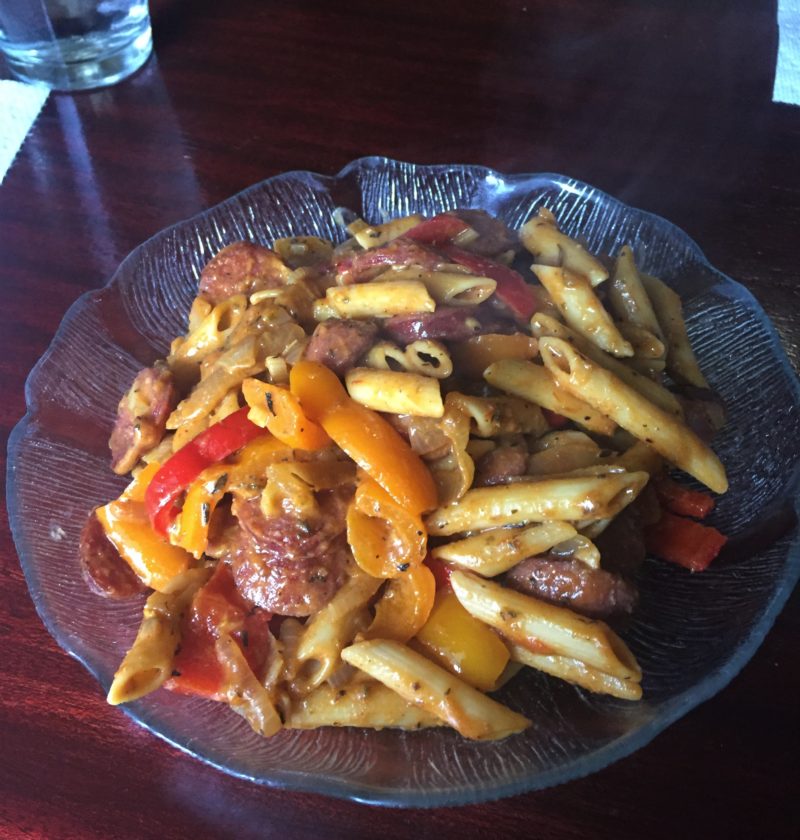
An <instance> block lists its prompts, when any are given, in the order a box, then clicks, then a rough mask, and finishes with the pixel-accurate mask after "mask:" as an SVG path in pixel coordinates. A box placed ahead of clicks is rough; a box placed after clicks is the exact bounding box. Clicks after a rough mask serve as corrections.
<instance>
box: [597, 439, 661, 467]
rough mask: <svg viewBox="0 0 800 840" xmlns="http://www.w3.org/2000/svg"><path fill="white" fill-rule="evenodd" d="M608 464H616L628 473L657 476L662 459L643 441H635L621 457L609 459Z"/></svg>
mask: <svg viewBox="0 0 800 840" xmlns="http://www.w3.org/2000/svg"><path fill="white" fill-rule="evenodd" d="M609 462H610V463H613V464H618V465H619V466H620V467H622V468H623V469H626V470H628V472H646V473H649V474H650V475H657V474H658V473H660V472H661V471H662V470H663V468H664V459H663V458H662V457H661V456H660V455H659V454H658V452H656V451H655V449H653V447H652V446H650V445H649V444H647V443H645V442H644V441H641V440H637V441H636V443H634V444H633V446H631V447H630V448H629V449H626V450H625V451H624V452H623V453H622V454H621V455H617V456H616V457H614V458H610V459H609Z"/></svg>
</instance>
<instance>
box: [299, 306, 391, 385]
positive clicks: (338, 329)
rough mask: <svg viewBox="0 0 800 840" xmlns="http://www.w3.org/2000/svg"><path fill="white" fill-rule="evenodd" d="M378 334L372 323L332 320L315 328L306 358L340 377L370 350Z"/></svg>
mask: <svg viewBox="0 0 800 840" xmlns="http://www.w3.org/2000/svg"><path fill="white" fill-rule="evenodd" d="M377 333H378V327H377V326H376V325H375V324H374V323H373V322H372V321H351V320H346V319H345V320H341V321H340V320H339V319H337V318H331V319H330V320H328V321H323V322H322V323H321V324H318V325H317V327H316V329H315V330H314V334H313V335H312V336H311V340H310V341H309V342H308V345H307V346H306V350H305V357H306V359H309V360H310V361H312V362H319V363H320V364H323V365H326V366H327V367H329V368H330V369H331V370H333V371H335V372H336V373H338V374H339V376H342V375H343V374H345V373H346V372H347V371H348V370H350V368H351V367H354V366H355V364H356V363H357V362H358V360H359V359H360V358H361V357H362V356H363V355H364V353H366V352H367V350H369V348H370V347H371V346H372V342H373V341H374V340H375V336H376V335H377Z"/></svg>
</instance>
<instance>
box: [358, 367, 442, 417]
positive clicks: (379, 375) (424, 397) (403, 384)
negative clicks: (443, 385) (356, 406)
mask: <svg viewBox="0 0 800 840" xmlns="http://www.w3.org/2000/svg"><path fill="white" fill-rule="evenodd" d="M345 383H346V385H347V392H348V393H349V394H350V396H351V397H352V398H353V399H354V400H355V401H356V402H358V403H361V405H365V406H366V407H367V408H372V409H374V410H375V411H386V412H388V413H390V414H413V415H415V416H417V417H441V416H442V415H443V414H444V403H443V402H442V393H441V390H440V386H439V380H438V379H433V378H432V377H430V376H420V375H419V374H418V373H399V372H396V371H393V370H374V369H372V368H353V369H352V370H349V371H348V372H347V375H346V376H345Z"/></svg>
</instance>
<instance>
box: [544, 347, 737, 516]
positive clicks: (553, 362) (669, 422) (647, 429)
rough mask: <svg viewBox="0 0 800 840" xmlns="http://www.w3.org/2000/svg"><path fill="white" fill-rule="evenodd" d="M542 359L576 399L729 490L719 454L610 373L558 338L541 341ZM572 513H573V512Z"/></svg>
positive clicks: (711, 483) (696, 475) (697, 475)
mask: <svg viewBox="0 0 800 840" xmlns="http://www.w3.org/2000/svg"><path fill="white" fill-rule="evenodd" d="M540 349H541V353H542V358H543V359H544V363H545V365H546V366H547V368H548V370H550V371H551V372H552V373H553V376H554V377H555V378H556V381H557V382H558V383H559V384H560V385H561V386H562V387H563V388H564V389H565V390H568V391H570V392H571V393H572V394H574V395H575V396H577V397H579V398H580V399H583V400H585V401H586V402H588V403H589V404H590V405H592V406H594V407H595V408H596V409H597V410H598V411H603V412H606V413H607V414H608V415H609V416H610V417H613V419H614V420H615V421H616V422H617V423H618V424H619V425H620V426H621V427H622V428H623V429H626V430H627V431H629V432H630V433H631V434H632V435H634V436H635V437H637V438H639V440H643V441H644V442H645V443H647V444H649V445H650V446H652V447H653V449H655V450H656V451H657V452H658V453H659V454H661V455H663V456H664V458H666V459H667V460H668V461H670V462H671V463H672V464H674V465H675V466H676V467H679V468H680V469H682V470H684V471H685V472H688V473H689V475H691V476H694V478H696V479H697V480H698V481H701V482H703V484H705V485H706V487H708V488H709V489H711V490H713V491H714V492H716V493H724V492H725V491H726V490H727V489H728V479H727V477H726V475H725V468H724V467H723V466H722V464H721V462H720V460H719V458H717V456H716V455H715V454H714V453H713V452H712V451H711V449H710V448H709V447H708V446H706V444H705V443H703V441H701V440H700V438H699V437H697V435H696V434H695V433H694V432H693V431H692V430H691V429H689V428H688V427H687V426H685V425H684V424H683V423H681V422H680V421H678V420H677V419H676V418H675V417H673V416H672V415H670V414H667V413H666V412H665V411H663V410H662V409H660V408H658V406H655V405H653V404H652V403H650V402H648V401H647V400H646V399H644V398H643V397H642V396H641V395H640V394H638V393H637V392H636V391H634V390H633V389H632V388H630V387H629V386H628V385H626V384H625V383H624V382H622V380H620V379H618V378H617V377H616V376H614V374H613V373H610V372H609V371H607V370H605V369H604V368H602V367H600V366H599V365H596V364H595V363H594V362H592V361H590V360H589V359H587V358H586V357H585V356H582V355H581V354H580V353H578V352H577V351H576V350H575V348H574V347H573V346H572V345H571V344H569V343H567V342H566V341H563V340H561V339H558V338H544V339H542V340H541V341H540ZM576 518H577V517H576Z"/></svg>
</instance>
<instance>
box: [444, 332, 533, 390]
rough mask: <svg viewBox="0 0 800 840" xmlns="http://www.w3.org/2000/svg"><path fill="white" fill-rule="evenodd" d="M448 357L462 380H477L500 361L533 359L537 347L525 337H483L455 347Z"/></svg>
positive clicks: (527, 336)
mask: <svg viewBox="0 0 800 840" xmlns="http://www.w3.org/2000/svg"><path fill="white" fill-rule="evenodd" d="M451 353H452V356H453V360H454V361H455V364H456V367H457V368H458V372H459V374H460V375H461V376H465V377H468V378H470V379H480V378H481V377H482V376H483V372H484V371H485V370H486V368H487V367H489V365H490V364H492V362H496V361H498V360H500V359H534V358H536V356H537V355H538V354H539V343H538V342H537V341H536V339H535V338H532V337H531V336H529V335H525V334H524V333H514V334H513V335H501V334H498V333H484V334H483V335H476V336H473V337H472V338H468V339H467V340H466V341H460V342H458V343H457V344H454V345H453V348H452V350H451Z"/></svg>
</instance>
